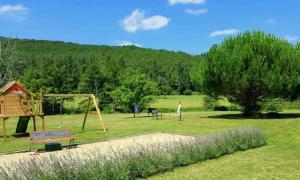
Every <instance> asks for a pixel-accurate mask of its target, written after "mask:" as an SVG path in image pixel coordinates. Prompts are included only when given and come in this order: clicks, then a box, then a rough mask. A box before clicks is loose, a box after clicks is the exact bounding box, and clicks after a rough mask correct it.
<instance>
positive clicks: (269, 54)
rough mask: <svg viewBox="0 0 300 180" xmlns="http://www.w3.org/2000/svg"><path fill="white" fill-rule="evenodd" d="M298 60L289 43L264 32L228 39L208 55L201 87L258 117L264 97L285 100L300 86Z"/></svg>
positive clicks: (247, 33) (245, 113) (248, 33)
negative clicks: (226, 98) (234, 102)
mask: <svg viewBox="0 0 300 180" xmlns="http://www.w3.org/2000/svg"><path fill="white" fill-rule="evenodd" d="M298 62H299V60H298V59H297V58H296V55H295V50H294V47H293V46H291V45H290V44H289V43H288V42H286V41H284V40H281V39H278V38H276V37H274V36H272V35H267V34H265V33H263V32H246V33H244V34H240V35H237V36H236V37H230V38H227V39H226V40H225V41H224V42H222V43H221V44H220V45H219V46H213V47H212V48H211V49H210V50H209V52H208V54H207V64H206V69H205V70H204V71H203V72H202V73H203V74H202V76H203V87H204V90H205V92H206V93H207V94H209V95H212V96H220V95H224V96H227V97H228V98H229V99H232V100H235V101H236V102H237V103H238V104H240V105H241V106H242V107H243V108H244V109H243V112H244V115H246V116H257V115H258V114H259V112H260V110H261V102H262V100H264V99H265V98H274V97H288V96H289V95H290V94H291V93H292V91H293V90H294V89H295V87H297V85H298V84H299V63H298Z"/></svg>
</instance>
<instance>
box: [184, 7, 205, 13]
mask: <svg viewBox="0 0 300 180" xmlns="http://www.w3.org/2000/svg"><path fill="white" fill-rule="evenodd" d="M184 12H186V13H188V14H192V15H198V14H206V13H208V9H189V8H187V9H185V10H184Z"/></svg>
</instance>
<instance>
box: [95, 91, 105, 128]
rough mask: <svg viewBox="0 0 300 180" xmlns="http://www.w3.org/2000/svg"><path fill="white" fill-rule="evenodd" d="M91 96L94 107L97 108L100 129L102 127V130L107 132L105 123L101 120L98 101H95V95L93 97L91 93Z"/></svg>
mask: <svg viewBox="0 0 300 180" xmlns="http://www.w3.org/2000/svg"><path fill="white" fill-rule="evenodd" d="M91 97H92V99H93V102H94V105H95V108H96V110H97V114H98V117H99V120H100V123H101V126H102V129H103V131H104V132H105V133H107V132H106V128H105V124H104V120H103V118H102V116H101V113H100V109H99V107H98V103H97V100H96V97H95V95H93V94H92V95H91Z"/></svg>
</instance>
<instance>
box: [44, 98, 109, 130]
mask: <svg viewBox="0 0 300 180" xmlns="http://www.w3.org/2000/svg"><path fill="white" fill-rule="evenodd" d="M42 97H47V98H59V101H60V103H59V114H60V115H61V117H62V116H63V103H64V99H65V98H74V97H85V98H88V103H87V107H86V110H85V112H84V118H83V123H82V126H81V129H82V130H84V128H85V125H86V121H87V116H88V114H89V112H90V108H91V106H92V105H94V107H95V109H96V112H97V116H98V119H99V121H100V124H101V127H102V129H103V131H104V132H105V133H107V130H106V128H105V123H104V119H103V117H102V115H101V112H100V109H99V107H98V103H97V98H96V97H95V95H94V94H43V95H42ZM54 106H55V102H52V109H53V110H52V111H53V113H52V114H55V113H54V111H55V107H54ZM72 109H73V111H74V103H73V106H72ZM72 114H75V113H74V112H73V113H72ZM72 120H73V126H74V118H72ZM62 121H63V120H62V119H61V125H62Z"/></svg>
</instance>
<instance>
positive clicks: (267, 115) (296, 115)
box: [209, 113, 300, 120]
mask: <svg viewBox="0 0 300 180" xmlns="http://www.w3.org/2000/svg"><path fill="white" fill-rule="evenodd" d="M209 118H215V119H225V120H245V119H253V120H258V119H263V120H283V119H295V118H300V113H264V114H261V115H260V116H259V117H257V118H256V117H245V116H243V114H221V115H213V116H209Z"/></svg>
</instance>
